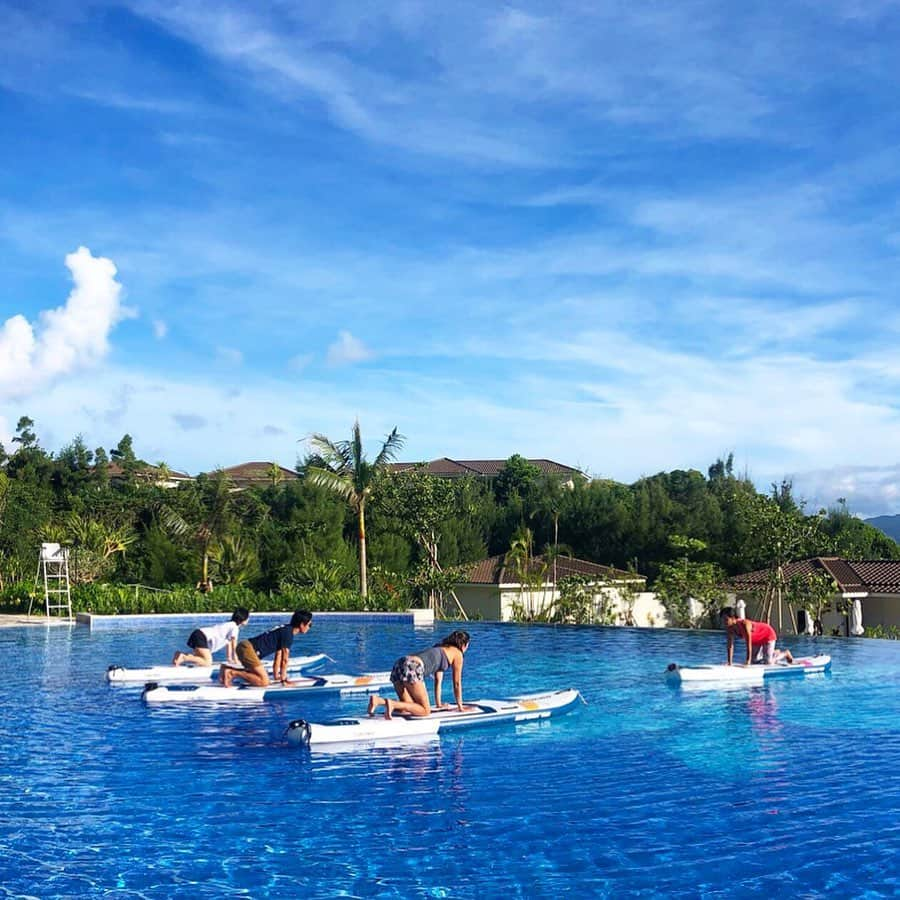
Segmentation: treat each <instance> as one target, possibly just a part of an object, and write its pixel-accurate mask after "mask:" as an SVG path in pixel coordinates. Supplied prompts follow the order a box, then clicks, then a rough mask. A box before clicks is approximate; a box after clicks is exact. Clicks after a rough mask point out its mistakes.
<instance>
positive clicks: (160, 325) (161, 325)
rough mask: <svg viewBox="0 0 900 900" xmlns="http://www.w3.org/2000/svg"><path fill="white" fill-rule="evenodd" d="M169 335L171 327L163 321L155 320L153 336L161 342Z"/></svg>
mask: <svg viewBox="0 0 900 900" xmlns="http://www.w3.org/2000/svg"><path fill="white" fill-rule="evenodd" d="M168 333H169V326H168V325H167V324H166V323H165V322H163V320H162V319H154V320H153V336H154V337H155V338H156V339H157V340H158V341H161V340H162V339H163V338H164V337H165V336H166V335H167V334H168Z"/></svg>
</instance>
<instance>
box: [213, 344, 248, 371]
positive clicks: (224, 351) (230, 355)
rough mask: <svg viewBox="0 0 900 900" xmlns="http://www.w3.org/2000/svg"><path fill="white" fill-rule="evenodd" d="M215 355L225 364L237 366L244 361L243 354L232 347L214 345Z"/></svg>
mask: <svg viewBox="0 0 900 900" xmlns="http://www.w3.org/2000/svg"><path fill="white" fill-rule="evenodd" d="M216 357H217V358H218V359H219V362H223V363H225V365H227V366H239V365H241V364H242V363H243V362H244V354H243V353H241V351H240V350H236V349H235V348H234V347H216Z"/></svg>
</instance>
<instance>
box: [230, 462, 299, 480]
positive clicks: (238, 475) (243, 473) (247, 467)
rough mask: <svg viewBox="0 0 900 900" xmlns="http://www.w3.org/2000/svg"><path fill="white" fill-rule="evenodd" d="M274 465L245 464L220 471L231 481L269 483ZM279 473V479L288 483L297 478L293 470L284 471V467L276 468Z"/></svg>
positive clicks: (266, 463)
mask: <svg viewBox="0 0 900 900" xmlns="http://www.w3.org/2000/svg"><path fill="white" fill-rule="evenodd" d="M273 465H276V464H275V463H271V462H247V463H241V464H240V465H237V466H229V467H228V468H227V469H222V471H223V472H224V473H225V474H226V475H227V476H228V477H229V478H230V479H231V480H232V481H259V482H263V481H264V482H267V483H270V482H271V481H272V466H273ZM277 468H278V469H279V470H280V471H281V477H282V479H283V480H284V481H290V480H291V479H294V478H297V477H298V476H297V473H296V472H295V471H293V469H286V468H285V467H284V466H277Z"/></svg>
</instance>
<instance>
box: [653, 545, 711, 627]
mask: <svg viewBox="0 0 900 900" xmlns="http://www.w3.org/2000/svg"><path fill="white" fill-rule="evenodd" d="M670 542H671V545H672V548H673V550H675V551H676V552H677V553H679V554H680V556H679V558H678V559H677V560H676V561H675V562H671V563H663V564H662V565H661V566H660V567H659V577H658V578H657V579H656V584H655V587H656V593H657V596H658V597H659V599H660V602H661V603H662V605H663V606H664V607H665V609H666V612H667V613H668V614H669V618H670V619H671V621H672V624H673V625H675V626H676V627H678V628H696V627H697V626H698V625H704V624H705V625H707V626H708V625H711V624H712V620H713V618H714V615H715V612H716V610H717V609H718V608H719V607H720V606H722V605H723V603H724V601H725V590H724V588H723V587H722V582H723V579H724V573H723V572H722V571H721V569H720V568H719V567H718V566H716V565H715V564H713V563H710V562H703V561H699V560H696V559H692V558H691V557H692V556H698V555H700V554H702V553H703V552H705V551H706V549H707V548H706V544H704V543H703V541H700V540H697V539H696V538H688V537H685V536H684V535H679V534H673V535H672V537H671V538H670ZM692 599H694V600H697V601H699V602H700V604H701V605H702V607H703V613H702V614H701V615H700V616H698V617H695V616H694V615H693V614H692V613H691V600H692Z"/></svg>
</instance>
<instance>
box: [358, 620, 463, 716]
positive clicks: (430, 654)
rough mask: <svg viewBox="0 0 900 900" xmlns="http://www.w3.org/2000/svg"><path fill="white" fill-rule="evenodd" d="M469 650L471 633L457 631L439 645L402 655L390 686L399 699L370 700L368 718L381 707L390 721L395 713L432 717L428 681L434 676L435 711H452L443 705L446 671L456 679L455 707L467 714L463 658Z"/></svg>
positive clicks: (381, 698) (375, 698)
mask: <svg viewBox="0 0 900 900" xmlns="http://www.w3.org/2000/svg"><path fill="white" fill-rule="evenodd" d="M468 649H469V633H468V632H467V631H454V632H453V634H450V635H448V636H447V637H445V638H444V639H443V640H442V641H440V643H437V644H435V645H434V646H433V647H429V648H428V649H427V650H422V651H420V652H419V653H413V654H410V655H409V656H401V657H400V659H398V660H397V661H396V662H395V663H394V667H393V669H391V684H392V685H393V686H394V690H395V691H396V692H397V699H396V700H391V699H390V698H389V697H379V696H378V694H373V695H372V696H371V697H369V715H370V716H374V715H375V710H376V709H378V707H379V706H384V717H385V718H386V719H390V718H391V716H392V715H393V713H395V712H398V713H408V714H409V715H411V716H428V715H430V714H431V701H430V699H429V697H428V688H427V686H426V684H425V679H426V678H428V677H429V676H434V708H435V709H450V708H451V707H450V704H449V703H442V702H441V685H442V683H443V680H444V672H446V671H448V670H449V671H450V672H451V673H452V676H453V696H454V698H455V700H456V708H457V709H458V710H459V711H460V712H464V711H465V709H466V707H465V704H464V703H463V698H462V670H463V658H464V656H465V653H466V650H468Z"/></svg>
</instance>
